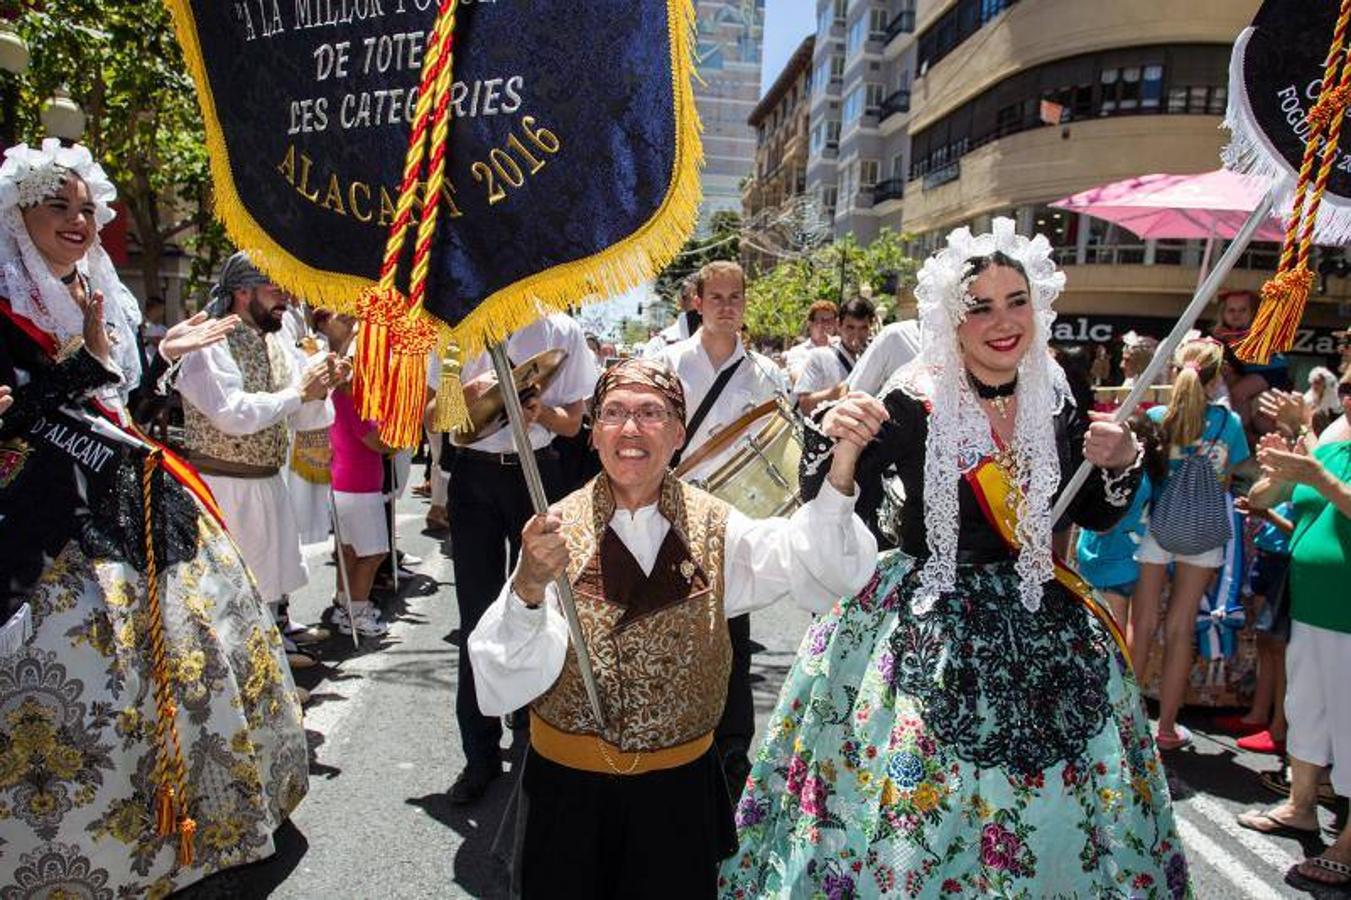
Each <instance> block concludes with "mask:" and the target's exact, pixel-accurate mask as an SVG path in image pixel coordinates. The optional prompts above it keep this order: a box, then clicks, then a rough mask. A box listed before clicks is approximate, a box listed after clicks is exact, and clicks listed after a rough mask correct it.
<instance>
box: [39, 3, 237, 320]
mask: <svg viewBox="0 0 1351 900" xmlns="http://www.w3.org/2000/svg"><path fill="white" fill-rule="evenodd" d="M18 30H19V33H20V34H21V35H22V36H23V38H24V40H25V41H27V43H28V46H29V50H30V51H31V54H32V63H31V65H30V68H29V71H28V73H27V75H26V76H25V78H24V83H23V85H22V91H21V97H20V109H19V121H20V125H21V129H22V130H21V134H22V135H25V136H27V137H28V139H29V140H30V141H32V140H36V139H37V138H39V137H41V135H42V130H41V125H40V121H39V115H40V110H41V106H42V104H43V103H44V102H45V100H46V99H47V98H49V97H51V96H52V94H53V93H54V92H55V91H56V90H57V89H60V88H64V89H65V90H66V91H68V92H69V94H70V95H71V98H72V99H73V100H74V101H75V102H76V103H78V104H79V105H80V107H81V108H82V109H83V110H84V112H85V115H86V116H87V117H88V120H87V124H86V128H85V135H84V137H83V139H82V140H83V142H84V143H85V144H87V145H88V146H89V147H90V150H91V151H92V152H93V153H94V156H95V158H96V159H98V160H99V161H100V162H101V163H102V164H103V167H104V168H105V169H106V170H107V172H108V175H109V177H110V178H111V179H112V180H113V183H114V184H116V185H117V189H118V196H119V198H120V199H121V200H122V201H123V202H124V203H125V204H126V208H127V212H128V214H129V216H130V219H131V226H132V230H133V231H134V232H135V235H136V238H137V240H138V241H139V243H140V247H141V265H142V273H143V277H144V280H145V291H146V294H147V295H150V294H159V293H160V290H161V289H160V271H161V265H162V260H163V257H164V254H165V251H166V250H167V249H168V248H169V246H170V244H171V243H172V242H175V241H182V240H184V239H185V238H191V240H190V241H189V244H190V246H191V247H192V248H193V249H195V250H197V251H199V252H201V253H203V255H204V257H205V258H206V259H208V260H212V259H213V258H215V257H216V256H218V255H219V253H220V251H221V249H222V247H223V245H224V235H223V232H222V231H221V229H219V228H213V227H206V226H208V225H209V224H210V223H211V214H210V176H209V171H208V166H207V154H206V144H205V134H204V132H203V127H202V117H201V113H200V111H199V109H198V106H197V100H196V91H195V88H194V86H193V83H192V79H191V78H190V77H189V76H188V73H187V67H186V66H185V65H184V62H183V56H182V53H181V52H180V50H179V47H178V42H177V40H176V39H175V36H174V29H173V23H172V22H171V21H170V18H169V13H168V10H167V7H166V6H165V5H164V3H163V0H117V2H107V0H45V2H44V3H42V4H41V5H40V6H33V7H30V8H28V9H27V10H26V11H25V12H24V13H23V15H22V16H21V17H20V18H19V20H18Z"/></svg>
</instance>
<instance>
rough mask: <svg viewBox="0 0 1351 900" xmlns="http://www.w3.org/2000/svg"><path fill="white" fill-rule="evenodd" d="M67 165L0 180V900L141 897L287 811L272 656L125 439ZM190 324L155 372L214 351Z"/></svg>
mask: <svg viewBox="0 0 1351 900" xmlns="http://www.w3.org/2000/svg"><path fill="white" fill-rule="evenodd" d="M114 195H115V191H114V189H113V186H112V185H111V184H110V183H109V182H108V180H107V178H106V176H105V175H104V173H103V170H102V168H101V167H100V166H99V165H98V164H97V163H95V162H94V161H93V159H92V158H91V157H90V154H89V151H88V150H87V149H85V148H84V147H81V146H78V145H77V146H74V147H65V148H63V147H61V146H60V145H59V144H58V142H56V141H54V140H49V141H45V142H44V143H43V145H42V147H41V148H30V147H27V146H24V145H20V146H18V147H14V148H11V149H9V150H7V151H6V153H5V161H4V164H3V166H0V383H3V384H5V385H7V386H8V387H9V388H10V389H11V393H12V397H13V405H12V406H11V407H10V408H9V409H8V410H7V411H5V412H4V415H3V422H2V423H0V547H3V548H4V550H3V553H0V622H3V623H4V624H3V633H0V834H3V839H2V840H0V885H3V886H4V887H3V889H0V895H2V896H4V897H49V896H82V897H91V898H106V900H112V898H113V897H115V896H117V897H120V896H140V895H144V894H150V895H153V896H164V895H165V894H168V893H170V892H172V891H174V890H177V889H179V888H182V887H184V886H185V885H188V884H191V883H192V882H194V881H197V880H199V879H201V878H203V877H204V876H206V875H209V874H211V873H213V872H215V871H218V870H220V869H222V868H226V867H228V866H234V865H238V864H240V863H246V862H250V861H252V860H256V859H259V858H261V857H264V856H267V855H269V854H270V853H271V852H272V849H273V847H272V832H273V831H274V830H275V829H276V828H277V827H278V826H279V825H280V824H281V823H282V821H283V820H285V818H286V817H287V815H289V813H290V811H291V810H292V809H293V808H294V807H295V805H296V804H297V803H298V802H299V801H300V799H301V798H302V797H303V796H304V794H305V791H306V788H307V757H306V745H305V738H304V731H303V729H302V727H301V724H300V708H299V705H298V703H297V700H296V696H295V689H294V685H293V684H292V682H291V679H290V675H289V673H288V670H287V667H286V664H285V658H284V656H283V655H282V652H281V639H280V636H279V635H278V633H277V630H276V628H275V627H273V625H272V624H271V621H270V620H269V618H268V614H267V610H266V609H265V608H264V606H263V604H262V603H261V602H260V600H259V597H258V594H257V592H256V590H255V589H254V587H253V583H252V580H251V578H250V576H249V574H248V572H247V571H246V570H245V568H244V565H243V563H242V561H241V560H240V557H239V553H238V551H237V550H236V549H235V546H234V544H233V542H232V541H231V540H230V538H229V537H228V536H227V535H226V533H225V531H224V530H223V528H222V527H221V524H220V521H219V514H218V511H217V510H216V509H215V503H214V501H213V500H212V499H211V495H210V492H209V491H207V490H205V488H204V486H203V485H202V483H201V481H200V479H198V478H197V476H196V474H195V473H194V472H193V471H192V470H191V469H190V468H188V467H187V466H186V465H185V464H183V463H182V462H181V461H179V460H178V459H177V458H176V457H174V456H173V455H172V454H171V453H169V452H168V451H166V450H165V449H164V448H162V447H160V446H159V445H157V444H155V443H154V442H153V441H151V440H150V439H149V438H148V437H147V436H145V435H144V434H143V433H141V432H139V431H137V430H136V429H135V427H134V426H133V425H132V424H131V423H130V417H129V416H128V415H127V413H126V407H125V400H126V396H127V394H128V392H129V390H130V389H131V388H132V387H135V386H136V385H137V384H138V383H139V382H140V381H141V380H142V379H141V375H142V373H141V368H142V367H141V360H140V357H139V352H138V347H137V343H136V325H137V324H138V322H139V316H140V313H139V310H138V308H137V305H136V301H135V299H134V298H133V297H132V296H131V295H130V293H129V292H128V291H127V289H126V288H125V287H124V286H123V285H122V284H121V283H120V282H119V281H118V279H117V275H116V272H115V270H114V269H113V265H112V262H111V260H110V259H109V258H108V255H107V254H106V253H105V252H104V251H103V249H102V247H101V246H100V245H99V240H98V233H97V232H98V229H99V228H100V227H101V226H103V225H104V224H106V223H107V222H108V221H109V220H110V219H111V218H112V216H113V212H112V210H111V209H110V208H109V203H110V202H111V201H112V199H113V197H114ZM229 327H230V323H228V322H226V323H220V324H213V323H207V322H204V320H203V318H201V317H198V318H195V319H193V320H190V322H189V323H187V324H185V325H180V326H177V327H175V328H174V329H172V330H170V331H169V333H168V334H167V335H166V336H165V339H164V341H163V342H162V343H161V345H160V353H161V355H162V356H164V357H166V362H167V359H168V358H171V357H175V356H178V355H181V354H182V353H184V352H187V351H190V350H193V349H196V348H199V347H201V346H203V345H205V344H206V343H209V342H211V341H213V340H218V339H219V338H220V337H223V336H224V334H225V333H226V332H227V331H228V330H229Z"/></svg>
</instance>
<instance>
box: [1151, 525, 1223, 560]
mask: <svg viewBox="0 0 1351 900" xmlns="http://www.w3.org/2000/svg"><path fill="white" fill-rule="evenodd" d="M1135 561H1136V562H1138V563H1154V564H1155V565H1160V566H1166V565H1168V564H1169V563H1172V562H1180V563H1186V564H1187V565H1189V566H1196V567H1197V568H1200V569H1218V568H1219V567H1220V566H1222V565H1224V545H1220V546H1219V547H1216V548H1215V549H1214V550H1207V551H1206V552H1205V553H1197V554H1195V555H1193V556H1180V555H1178V554H1176V553H1173V552H1172V551H1171V550H1165V549H1163V548H1162V547H1160V546H1159V542H1158V541H1156V540H1154V535H1152V534H1150V533H1148V532H1146V533H1145V536H1144V538H1143V539H1142V540H1141V541H1140V548H1139V549H1138V550H1136V551H1135Z"/></svg>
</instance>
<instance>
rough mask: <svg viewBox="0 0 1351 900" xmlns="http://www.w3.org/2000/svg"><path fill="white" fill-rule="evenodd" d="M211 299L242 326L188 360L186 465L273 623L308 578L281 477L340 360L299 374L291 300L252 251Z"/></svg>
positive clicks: (238, 257)
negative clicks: (307, 408) (287, 337)
mask: <svg viewBox="0 0 1351 900" xmlns="http://www.w3.org/2000/svg"><path fill="white" fill-rule="evenodd" d="M211 295H212V302H211V305H210V306H209V307H208V310H209V311H210V312H211V313H212V314H213V315H218V316H221V315H226V314H229V313H234V314H235V315H237V316H239V320H240V325H241V327H239V328H236V329H235V330H234V332H232V333H231V334H230V335H229V337H228V338H226V340H224V341H222V342H220V343H219V344H216V345H214V346H212V347H208V348H206V350H204V351H202V352H201V353H194V354H192V355H190V356H189V357H187V358H185V359H184V361H183V365H182V369H181V370H180V372H179V375H178V382H177V387H178V392H179V394H180V395H181V396H182V398H183V424H184V431H185V443H186V444H187V449H188V459H189V461H190V462H191V463H192V464H193V466H195V467H196V468H197V470H198V471H199V472H201V473H202V479H203V480H204V481H205V482H206V483H207V485H208V486H210V488H211V492H212V493H213V494H215V496H216V501H217V503H219V504H220V508H221V512H222V514H223V516H224V519H225V526H226V528H227V529H228V530H229V532H230V536H231V537H233V538H234V540H235V543H236V544H238V545H239V552H240V555H241V556H243V557H244V562H245V564H246V565H247V566H248V568H249V571H250V572H251V573H252V574H253V577H254V580H255V581H256V582H257V584H258V593H259V594H261V595H262V597H263V600H264V602H266V603H267V605H268V608H269V609H271V610H272V616H273V619H274V620H276V619H279V618H280V612H279V610H280V607H281V604H282V603H283V602H284V601H285V599H286V595H287V594H289V593H290V592H292V591H294V590H297V589H299V588H301V587H303V586H304V585H305V583H306V582H307V581H308V580H309V572H308V570H307V569H306V566H305V560H304V557H303V556H302V555H301V550H300V527H299V525H298V524H297V523H296V517H295V512H294V511H293V508H292V506H291V499H290V496H289V495H288V494H287V489H286V481H285V480H284V479H283V477H282V474H281V473H282V469H283V468H284V467H285V466H286V465H287V462H288V460H289V458H290V450H291V436H290V432H291V428H290V422H291V418H292V417H293V416H295V415H296V414H297V413H298V412H300V410H301V406H302V405H303V404H304V403H306V402H308V401H313V400H322V399H323V398H325V397H327V396H328V381H330V380H332V379H333V378H334V377H335V376H334V374H333V372H334V366H335V365H336V360H337V358H336V357H334V356H332V355H331V354H327V355H324V356H321V357H319V358H318V359H317V360H316V361H314V362H312V363H311V364H310V365H309V366H308V367H307V368H305V369H301V368H300V366H299V365H298V364H297V362H296V358H295V350H294V348H289V347H287V346H285V344H284V342H283V341H282V340H281V339H280V335H279V332H280V331H281V327H282V322H283V319H284V318H285V316H286V314H287V310H288V309H289V306H290V298H289V297H287V296H286V294H285V293H283V292H282V291H281V290H280V289H279V288H278V287H277V286H276V285H274V284H272V283H271V282H270V281H269V280H268V278H267V276H265V275H264V274H263V273H262V272H260V271H259V270H258V269H257V268H256V267H255V266H254V265H253V264H252V263H251V262H250V261H249V258H248V256H247V255H246V254H244V253H242V252H240V253H236V254H234V255H233V256H231V257H230V258H229V259H228V260H226V261H225V265H224V266H222V267H221V273H220V280H219V281H218V282H217V283H216V285H215V286H214V287H213V288H212V291H211ZM279 624H280V625H282V626H283V627H284V626H285V623H284V622H279ZM287 651H288V658H289V659H290V660H291V662H292V666H293V667H295V666H297V663H298V662H300V663H303V662H304V661H305V659H306V657H305V656H304V655H302V654H297V653H295V652H294V647H293V645H292V644H291V643H290V642H289V641H288V643H287Z"/></svg>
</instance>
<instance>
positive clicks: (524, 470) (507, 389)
mask: <svg viewBox="0 0 1351 900" xmlns="http://www.w3.org/2000/svg"><path fill="white" fill-rule="evenodd" d="M488 355H489V356H490V357H491V358H492V361H493V369H495V370H496V372H497V383H498V385H500V389H501V391H502V403H503V405H504V406H505V407H506V410H507V421H508V423H509V424H510V426H511V436H512V439H513V440H514V441H515V443H516V456H517V459H519V460H520V463H521V474H522V475H524V476H525V485H526V488H527V489H528V490H529V491H530V504H531V505H532V506H533V507H534V508H535V515H544V514H545V513H546V512H547V511H548V509H549V499H548V497H547V496H545V493H544V481H543V480H542V479H541V478H540V474H539V465H538V464H537V463H536V462H535V451H534V448H533V447H532V446H531V445H530V436H529V434H528V433H527V432H526V427H525V412H524V411H523V410H522V409H521V398H520V396H518V395H517V393H516V382H515V379H514V378H513V377H512V373H511V361H510V360H509V359H507V345H506V343H505V342H501V341H499V342H496V343H492V344H489V345H488ZM554 586H555V587H556V588H557V589H558V602H559V605H560V606H562V607H563V616H564V617H565V618H566V619H567V621H568V634H569V635H570V636H571V638H572V649H573V650H574V651H575V652H576V653H577V668H578V671H579V672H580V673H581V676H582V684H583V685H584V686H585V687H586V696H587V699H588V700H590V701H591V712H592V713H593V714H594V715H595V717H596V724H597V725H598V726H600V727H601V728H604V727H605V715H604V712H603V710H602V709H601V703H600V691H599V690H597V688H596V676H595V674H594V673H593V672H592V671H591V657H590V655H589V654H588V653H587V649H586V636H585V635H584V634H582V623H581V621H580V620H579V619H578V618H577V604H576V601H575V600H574V599H573V596H572V584H571V583H570V582H569V581H568V578H567V575H566V574H564V575H560V576H558V578H557V579H555V580H554Z"/></svg>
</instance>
